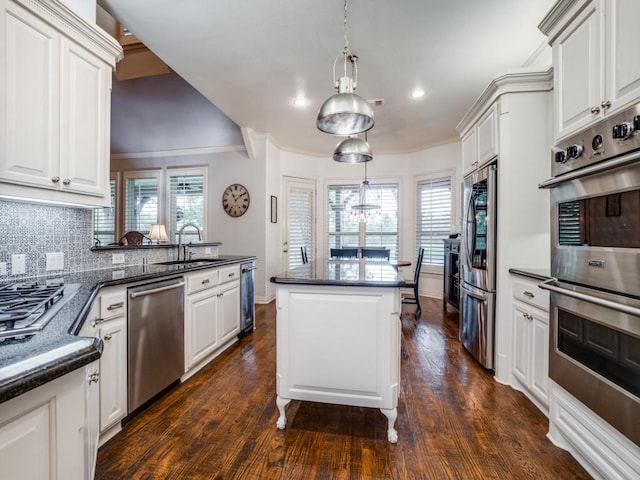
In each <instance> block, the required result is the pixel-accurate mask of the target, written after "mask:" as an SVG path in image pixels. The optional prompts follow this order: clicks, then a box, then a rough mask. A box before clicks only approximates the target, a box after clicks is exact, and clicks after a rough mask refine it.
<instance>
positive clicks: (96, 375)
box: [89, 372, 100, 383]
mask: <svg viewBox="0 0 640 480" xmlns="http://www.w3.org/2000/svg"><path fill="white" fill-rule="evenodd" d="M99 381H100V372H93V373H90V374H89V383H98V382H99Z"/></svg>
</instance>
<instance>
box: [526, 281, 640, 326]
mask: <svg viewBox="0 0 640 480" xmlns="http://www.w3.org/2000/svg"><path fill="white" fill-rule="evenodd" d="M556 281H557V279H555V278H551V279H549V280H546V281H544V282H542V283H541V284H540V285H538V287H540V288H542V289H543V290H549V291H550V292H554V293H559V294H561V295H566V296H567V297H572V298H577V299H578V300H584V301H585V302H589V303H593V304H594V305H599V306H601V307H605V308H610V309H612V310H617V311H618V312H622V313H626V314H629V315H633V316H634V317H640V308H635V307H631V306H629V305H623V304H621V303H617V302H612V301H611V300H605V299H604V298H598V297H594V296H593V295H587V294H586V293H580V292H574V291H573V290H569V289H567V288H562V287H558V286H557V285H552V283H554V282H556Z"/></svg>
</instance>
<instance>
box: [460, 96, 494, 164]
mask: <svg viewBox="0 0 640 480" xmlns="http://www.w3.org/2000/svg"><path fill="white" fill-rule="evenodd" d="M461 141H462V171H463V173H464V174H467V173H469V172H471V171H472V170H475V169H476V168H478V166H480V165H482V164H483V163H486V162H488V161H489V160H491V159H492V158H493V157H495V156H496V155H497V154H498V106H497V105H496V104H493V105H491V107H490V108H489V109H488V110H487V111H486V112H485V113H484V114H483V115H482V117H481V118H480V119H479V120H478V121H477V122H476V124H475V125H473V126H472V127H471V128H470V129H469V130H468V131H467V132H466V133H465V134H464V135H463V136H462V139H461Z"/></svg>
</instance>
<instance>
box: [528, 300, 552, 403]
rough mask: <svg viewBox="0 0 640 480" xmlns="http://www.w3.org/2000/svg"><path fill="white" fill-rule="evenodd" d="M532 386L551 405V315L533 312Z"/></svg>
mask: <svg viewBox="0 0 640 480" xmlns="http://www.w3.org/2000/svg"><path fill="white" fill-rule="evenodd" d="M532 316H533V321H532V322H531V350H532V354H533V355H532V356H531V377H530V388H531V391H532V392H533V394H534V395H535V396H536V397H538V399H539V400H540V401H542V402H543V403H544V404H545V405H546V406H548V405H549V315H548V314H547V313H546V312H542V311H540V312H538V311H533V312H532Z"/></svg>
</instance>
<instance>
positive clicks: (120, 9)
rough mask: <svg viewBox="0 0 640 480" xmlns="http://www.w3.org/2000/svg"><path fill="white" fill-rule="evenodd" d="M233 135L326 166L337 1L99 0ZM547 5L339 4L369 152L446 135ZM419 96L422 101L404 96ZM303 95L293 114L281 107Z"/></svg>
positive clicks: (511, 61)
mask: <svg viewBox="0 0 640 480" xmlns="http://www.w3.org/2000/svg"><path fill="white" fill-rule="evenodd" d="M98 3H100V5H101V6H103V7H104V8H105V9H106V10H107V11H108V12H109V13H111V15H113V16H114V17H115V18H116V19H117V20H119V21H120V22H121V23H122V24H124V25H125V26H126V27H127V28H128V29H129V30H131V31H132V32H133V33H134V34H135V35H136V36H137V37H138V38H140V40H142V41H143V42H144V43H145V44H146V45H147V46H148V47H149V48H150V49H151V50H152V51H153V52H155V53H156V54H157V55H158V56H159V57H160V58H162V59H163V60H164V61H165V62H166V63H167V64H168V65H169V66H170V67H171V68H172V69H173V70H175V71H176V72H177V73H178V74H180V75H181V76H182V77H183V78H184V79H185V80H187V81H188V82H189V83H190V84H191V85H193V86H194V87H195V88H196V89H197V90H198V91H200V92H201V93H202V94H203V95H204V96H205V97H207V98H208V99H209V100H210V101H211V102H212V103H213V104H214V105H216V106H217V107H218V108H220V109H221V110H222V111H223V112H224V113H225V114H226V115H227V116H228V117H229V118H230V119H231V120H233V121H234V122H236V123H237V124H238V125H239V126H240V127H247V128H251V129H253V130H255V131H256V132H258V133H269V134H270V135H271V136H272V137H273V140H274V142H275V143H276V144H277V145H278V146H280V147H281V148H283V149H286V150H291V151H300V152H305V153H309V154H313V155H320V156H330V155H331V153H332V152H333V149H334V147H335V145H336V144H337V143H338V141H339V140H340V138H338V137H334V136H331V135H327V134H324V133H321V132H320V131H319V130H317V129H316V127H315V121H316V113H317V111H318V109H319V108H320V106H321V105H322V103H323V102H324V101H325V100H326V99H327V98H328V97H329V96H331V95H332V94H333V93H335V92H334V90H333V85H332V83H333V82H332V69H333V61H334V59H335V57H336V56H337V55H338V54H339V53H340V52H341V51H342V48H343V45H344V34H343V16H344V3H343V0H254V1H248V0H216V1H211V0H209V1H206V0H181V1H179V2H177V1H175V0H136V1H131V0H99V2H98ZM553 3H554V0H349V4H348V38H349V45H350V47H351V51H352V52H353V53H354V54H356V55H357V56H358V57H359V61H358V88H357V90H356V93H358V94H359V95H361V96H362V97H364V98H366V99H368V100H373V99H383V100H384V104H383V105H382V106H379V107H375V120H376V124H375V126H374V127H373V129H372V130H371V131H370V132H369V134H368V139H369V143H370V144H371V148H372V150H373V152H374V155H375V154H376V153H403V152H410V151H416V150H420V149H422V148H425V147H428V146H432V145H436V144H439V143H443V142H446V141H449V140H451V139H455V138H457V137H458V134H457V132H456V131H455V126H456V125H457V124H458V122H459V121H460V119H461V118H462V116H463V115H464V114H465V113H466V111H467V110H468V109H469V108H470V107H471V105H472V103H473V102H474V101H475V99H476V98H477V97H478V96H479V95H480V93H481V92H482V90H483V89H484V88H485V87H486V86H487V84H488V83H489V82H490V81H491V80H492V79H493V78H495V77H496V76H499V75H502V74H504V73H506V72H507V71H509V70H513V69H514V68H518V67H521V66H523V65H524V64H525V62H526V61H527V60H528V59H529V57H530V56H531V54H533V53H534V52H535V51H536V49H538V47H540V46H541V45H542V44H543V43H544V36H543V35H542V34H541V33H540V32H539V31H538V29H537V25H538V23H539V22H540V20H541V19H542V17H543V16H544V15H545V13H546V12H547V11H548V10H549V9H550V8H551V5H552V4H553ZM417 87H420V88H422V89H424V90H425V91H426V92H427V94H426V95H425V96H424V97H423V98H421V99H419V100H413V99H411V98H410V92H411V91H412V90H413V89H415V88H417ZM298 95H304V96H306V97H307V98H309V100H310V104H309V106H307V107H306V108H303V109H297V108H294V107H293V105H292V103H291V102H292V100H293V98H294V97H296V96H298Z"/></svg>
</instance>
